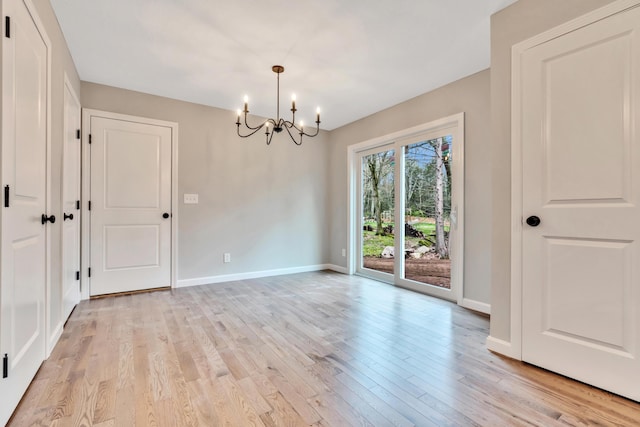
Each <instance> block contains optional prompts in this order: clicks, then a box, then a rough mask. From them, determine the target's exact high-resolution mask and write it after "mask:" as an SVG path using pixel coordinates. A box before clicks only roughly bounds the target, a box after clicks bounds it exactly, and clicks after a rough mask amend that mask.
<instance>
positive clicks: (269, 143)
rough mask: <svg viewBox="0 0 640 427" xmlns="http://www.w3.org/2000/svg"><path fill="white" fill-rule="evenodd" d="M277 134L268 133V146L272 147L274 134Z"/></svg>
mask: <svg viewBox="0 0 640 427" xmlns="http://www.w3.org/2000/svg"><path fill="white" fill-rule="evenodd" d="M274 133H276V132H271V133H267V134H266V138H267V139H266V141H267V145H271V139H272V138H273V134H274Z"/></svg>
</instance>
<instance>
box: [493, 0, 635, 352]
mask: <svg viewBox="0 0 640 427" xmlns="http://www.w3.org/2000/svg"><path fill="white" fill-rule="evenodd" d="M637 6H640V0H618V1H615V2H613V3H611V4H608V5H606V6H604V7H602V8H599V9H596V10H594V11H592V12H589V13H587V14H585V15H583V16H580V17H578V18H576V19H573V20H571V21H569V22H566V23H564V24H561V25H559V26H557V27H555V28H552V29H550V30H548V31H545V32H543V33H541V34H538V35H536V36H534V37H531V38H529V39H527V40H524V41H522V42H520V43H518V44H515V45H513V47H512V48H511V307H510V308H511V318H510V322H511V332H510V335H511V336H510V342H509V343H506V342H497V340H496V341H495V342H492V344H491V348H492V349H494V350H496V351H498V352H500V353H502V354H505V355H507V356H509V357H512V358H514V359H517V360H522V315H523V310H522V304H523V300H522V284H523V277H522V265H523V260H522V233H523V231H524V227H523V209H522V203H523V195H522V189H523V188H522V184H523V177H522V161H523V156H522V103H523V99H522V76H523V67H522V58H523V55H524V53H525V52H526V51H527V50H529V49H532V48H534V47H536V46H538V45H541V44H543V43H546V42H548V41H550V40H552V39H555V38H557V37H560V36H563V35H565V34H567V33H570V32H572V31H576V30H578V29H580V28H582V27H586V26H588V25H590V24H592V23H594V22H597V21H600V20H602V19H605V18H608V17H609V16H611V15H615V14H618V13H621V12H624V11H625V10H627V9H631V8H634V7H637Z"/></svg>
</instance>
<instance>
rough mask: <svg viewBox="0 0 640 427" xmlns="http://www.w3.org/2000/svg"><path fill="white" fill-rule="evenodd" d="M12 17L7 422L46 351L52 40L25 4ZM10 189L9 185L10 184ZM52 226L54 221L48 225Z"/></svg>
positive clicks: (2, 381)
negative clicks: (49, 51) (49, 42)
mask: <svg viewBox="0 0 640 427" xmlns="http://www.w3.org/2000/svg"><path fill="white" fill-rule="evenodd" d="M3 12H4V14H5V15H6V16H9V17H10V19H11V29H10V35H11V37H10V38H7V37H4V30H5V28H3V37H2V73H3V75H2V85H3V86H2V90H3V97H2V188H3V190H4V189H8V193H9V194H8V196H9V197H8V207H7V199H6V198H5V200H4V204H3V207H2V208H1V209H2V239H1V241H2V243H1V244H2V246H1V250H2V258H1V259H2V273H1V275H2V282H1V286H0V288H1V292H0V299H1V303H2V306H1V310H0V312H1V315H0V325H1V327H0V355H1V356H2V357H5V355H6V357H7V363H8V372H7V374H8V376H7V377H6V378H2V377H1V376H0V396H2V402H1V403H0V425H4V423H5V422H6V421H7V420H8V418H9V417H10V416H11V413H12V411H13V409H14V408H15V407H16V406H17V404H18V402H19V401H20V398H21V397H22V394H23V393H24V391H25V390H26V389H27V387H28V385H29V383H30V381H31V379H32V378H33V376H34V375H35V373H36V372H37V370H38V368H39V367H40V364H41V363H42V361H43V360H44V358H45V341H46V338H45V318H44V315H45V307H44V304H45V271H46V233H45V230H46V227H47V225H44V224H43V223H42V221H41V218H42V215H43V214H44V213H45V212H46V211H45V209H46V177H47V175H46V174H47V162H46V156H47V103H48V88H47V84H48V82H47V73H48V64H47V62H48V55H47V49H48V47H47V42H46V41H45V38H43V35H41V33H40V32H39V31H38V28H37V26H36V23H35V21H34V19H33V18H32V16H31V14H30V12H29V10H28V9H27V7H26V6H25V4H24V3H23V2H22V1H20V0H13V1H5V2H3ZM5 191H6V190H5ZM48 226H51V225H48Z"/></svg>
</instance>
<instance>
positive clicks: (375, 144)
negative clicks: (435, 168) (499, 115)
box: [347, 112, 478, 310]
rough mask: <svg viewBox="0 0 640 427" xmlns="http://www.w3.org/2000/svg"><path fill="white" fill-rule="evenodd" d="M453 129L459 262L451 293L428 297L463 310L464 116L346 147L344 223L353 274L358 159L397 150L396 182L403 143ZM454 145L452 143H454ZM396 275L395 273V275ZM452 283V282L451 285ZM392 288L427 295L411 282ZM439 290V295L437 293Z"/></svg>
mask: <svg viewBox="0 0 640 427" xmlns="http://www.w3.org/2000/svg"><path fill="white" fill-rule="evenodd" d="M449 128H455V129H456V130H457V135H456V136H457V140H459V145H456V149H455V150H454V154H453V165H452V173H453V176H452V180H453V188H454V194H455V195H456V196H455V197H456V201H457V202H458V205H457V206H458V211H457V225H456V227H457V233H456V238H455V239H453V241H452V242H451V243H450V244H451V252H452V253H455V254H456V256H457V259H458V261H457V262H456V263H455V265H453V266H452V269H451V280H452V286H451V288H452V289H453V290H454V291H453V292H451V293H448V292H449V291H447V293H448V294H446V293H443V292H442V291H441V290H439V289H434V291H435V292H428V294H430V295H433V296H437V297H440V298H444V299H449V300H452V301H454V302H456V303H457V304H458V305H460V306H462V307H466V306H467V305H466V303H467V301H466V300H465V299H464V113H463V112H462V113H458V114H454V115H451V116H448V117H443V118H441V119H438V120H434V121H431V122H428V123H423V124H421V125H417V126H414V127H411V128H408V129H404V130H401V131H398V132H393V133H390V134H387V135H383V136H380V137H377V138H373V139H369V140H366V141H363V142H360V143H357V144H353V145H350V146H349V147H348V148H347V168H348V170H347V179H348V189H347V193H348V203H347V215H348V218H347V221H348V222H347V224H348V233H349V235H348V239H347V273H348V274H351V275H352V274H355V273H356V260H357V259H358V258H359V256H360V254H358V253H357V250H358V247H359V245H358V244H357V241H356V239H357V238H358V236H359V233H360V230H359V229H358V227H359V224H360V221H359V220H358V218H357V215H358V205H359V201H358V194H359V190H358V187H359V186H360V183H359V180H360V176H359V171H360V166H359V164H358V159H359V158H360V153H362V152H363V151H369V150H372V149H376V148H382V147H384V146H388V147H389V149H394V150H395V151H396V158H397V159H399V160H396V168H395V172H394V174H395V179H396V180H397V179H398V177H399V174H398V171H401V170H402V168H401V164H402V165H404V155H398V154H397V153H402V151H401V149H402V147H403V146H404V145H406V140H407V139H409V138H411V137H414V136H417V135H418V134H425V133H436V132H439V131H441V130H444V129H449ZM454 144H455V142H454ZM398 189H401V190H402V189H403V184H402V181H400V184H399V185H398V184H396V199H395V205H396V206H395V218H394V220H395V222H396V223H399V222H401V221H399V220H400V219H401V218H402V212H404V203H405V202H404V198H403V197H401V194H400V191H398ZM402 240H403V236H401V235H400V234H399V233H396V236H395V246H398V244H399V242H401V241H402ZM399 265H400V258H396V259H395V265H394V271H395V272H398V271H400V270H399ZM394 274H395V273H394ZM454 280H455V283H454ZM393 284H394V285H395V286H399V287H404V288H407V289H410V290H413V291H416V292H420V293H427V292H425V290H426V289H427V288H425V287H424V286H422V285H420V286H415V285H413V284H412V282H411V281H408V280H406V279H400V280H399V281H398V280H395V276H394V283H393ZM438 291H440V292H438ZM476 306H477V304H469V307H468V308H472V309H474V310H477V309H478V307H476Z"/></svg>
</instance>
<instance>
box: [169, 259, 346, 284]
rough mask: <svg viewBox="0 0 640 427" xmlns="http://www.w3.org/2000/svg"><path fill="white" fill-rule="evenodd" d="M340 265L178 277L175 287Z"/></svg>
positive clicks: (336, 269)
mask: <svg viewBox="0 0 640 427" xmlns="http://www.w3.org/2000/svg"><path fill="white" fill-rule="evenodd" d="M341 268H342V267H340V266H337V265H333V264H318V265H306V266H303V267H292V268H278V269H275V270H262V271H250V272H247V273H236V274H221V275H219V276H208V277H196V278H194V279H179V280H178V282H177V284H176V288H185V287H187V286H201V285H209V284H212V283H223V282H233V281H236V280H247V279H258V278H260V277H271V276H282V275H285V274H296V273H307V272H310V271H321V270H333V271H337V272H339V273H342V271H340V269H341Z"/></svg>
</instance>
